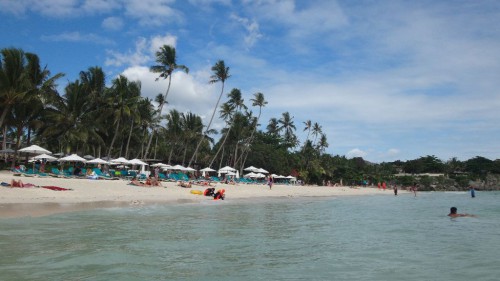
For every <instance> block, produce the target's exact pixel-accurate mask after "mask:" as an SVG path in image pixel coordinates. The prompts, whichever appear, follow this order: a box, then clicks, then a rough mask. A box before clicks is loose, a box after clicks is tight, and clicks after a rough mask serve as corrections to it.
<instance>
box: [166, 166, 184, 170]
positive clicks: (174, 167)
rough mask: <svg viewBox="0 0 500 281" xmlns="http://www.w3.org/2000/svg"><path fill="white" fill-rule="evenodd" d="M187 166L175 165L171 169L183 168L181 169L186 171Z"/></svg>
mask: <svg viewBox="0 0 500 281" xmlns="http://www.w3.org/2000/svg"><path fill="white" fill-rule="evenodd" d="M185 169H186V168H185V167H183V166H181V165H175V166H173V167H171V168H170V170H181V171H184V170H185Z"/></svg>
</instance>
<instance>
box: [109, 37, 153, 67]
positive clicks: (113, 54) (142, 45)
mask: <svg viewBox="0 0 500 281" xmlns="http://www.w3.org/2000/svg"><path fill="white" fill-rule="evenodd" d="M148 50H149V48H148V41H147V39H146V38H142V37H140V38H139V39H137V41H136V42H135V50H133V51H131V50H128V51H127V52H126V53H120V52H117V51H113V50H108V51H107V53H108V57H107V58H106V61H105V62H104V64H105V65H107V66H123V65H132V66H138V65H143V64H145V63H147V62H149V61H150V60H151V56H150V54H149V53H148V52H147V51H148Z"/></svg>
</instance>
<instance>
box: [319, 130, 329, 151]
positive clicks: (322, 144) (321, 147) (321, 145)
mask: <svg viewBox="0 0 500 281" xmlns="http://www.w3.org/2000/svg"><path fill="white" fill-rule="evenodd" d="M327 147H328V141H327V139H326V135H325V134H321V137H320V138H319V143H318V151H319V153H320V154H321V153H323V152H325V149H326V148H327Z"/></svg>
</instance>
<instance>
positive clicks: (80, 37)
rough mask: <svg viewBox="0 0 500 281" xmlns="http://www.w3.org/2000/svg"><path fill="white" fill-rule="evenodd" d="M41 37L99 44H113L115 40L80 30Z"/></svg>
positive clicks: (49, 39) (48, 39)
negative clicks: (83, 32)
mask: <svg viewBox="0 0 500 281" xmlns="http://www.w3.org/2000/svg"><path fill="white" fill-rule="evenodd" d="M41 39H42V40H44V41H55V42H60V41H65V42H84V43H85V42H87V43H95V44H99V45H113V44H114V41H112V40H110V39H108V38H104V37H102V36H99V35H96V34H94V33H88V34H82V33H80V32H78V31H74V32H64V33H61V34H54V35H42V36H41Z"/></svg>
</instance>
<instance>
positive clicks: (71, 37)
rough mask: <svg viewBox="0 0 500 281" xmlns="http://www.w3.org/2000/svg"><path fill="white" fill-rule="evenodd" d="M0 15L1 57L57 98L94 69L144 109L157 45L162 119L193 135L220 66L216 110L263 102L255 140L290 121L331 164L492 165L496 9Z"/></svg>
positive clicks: (207, 111)
mask: <svg viewBox="0 0 500 281" xmlns="http://www.w3.org/2000/svg"><path fill="white" fill-rule="evenodd" d="M0 17H1V20H0V48H8V47H16V48H21V49H23V50H24V51H26V52H32V53H36V54H37V55H39V57H40V60H41V63H42V64H43V65H47V67H48V69H49V70H51V72H52V74H55V73H58V72H62V73H65V76H64V78H62V79H60V80H59V81H58V82H59V83H58V84H59V87H58V88H59V89H60V93H61V94H63V93H64V87H65V85H66V84H67V83H68V82H71V81H74V80H76V79H77V78H78V75H79V72H80V71H85V70H87V69H88V68H89V67H92V66H100V67H102V68H103V70H104V71H105V73H106V75H107V82H108V84H109V83H111V80H112V79H114V78H116V77H117V76H118V75H120V74H123V75H125V76H127V77H128V78H129V79H131V80H140V81H141V83H142V95H143V96H145V97H149V98H154V97H155V96H156V95H157V94H159V93H164V92H165V90H166V85H167V82H166V81H165V80H163V81H162V80H160V81H155V80H156V78H157V76H158V75H157V74H155V73H151V72H149V67H150V66H152V65H155V64H156V63H155V52H156V51H157V50H158V49H159V47H160V46H162V45H164V44H167V45H171V46H173V47H175V48H176V51H177V64H183V65H186V66H187V67H188V68H189V73H188V74H186V73H183V72H175V73H174V75H173V76H172V87H171V91H170V93H169V96H168V105H167V108H166V110H170V109H173V108H175V109H177V110H179V111H181V112H192V113H195V114H198V115H200V116H202V118H203V119H204V123H205V124H207V123H208V120H209V118H210V116H211V113H212V110H213V108H214V106H215V104H216V102H217V98H218V95H219V93H220V89H221V84H220V83H216V84H209V83H208V81H209V80H210V76H211V75H212V72H211V67H212V66H213V65H214V64H215V63H216V62H217V61H218V60H224V62H225V64H226V66H228V67H229V68H230V70H229V72H230V74H231V77H230V78H229V79H228V80H227V81H226V85H225V92H224V96H223V100H222V102H224V101H225V100H226V94H227V93H228V92H229V91H230V90H231V89H233V88H238V89H240V90H241V92H242V93H243V98H244V99H245V102H246V104H247V105H248V106H249V107H250V108H251V109H252V111H253V112H254V114H258V110H259V109H258V108H257V107H251V101H250V99H251V98H252V97H253V94H255V93H257V92H261V93H263V94H264V96H265V99H266V100H267V101H268V104H267V105H266V106H265V107H264V108H262V116H261V119H260V124H261V127H260V129H261V130H265V128H266V126H267V124H268V122H269V119H270V118H273V117H274V118H278V119H279V118H280V117H281V115H282V113H284V112H290V115H291V116H293V121H294V124H295V126H296V128H297V131H296V133H297V135H298V137H299V140H300V141H301V144H303V142H304V141H305V139H306V137H307V132H306V131H304V128H305V125H304V122H306V121H307V120H311V121H312V122H313V123H315V122H317V123H318V124H319V125H321V127H322V131H323V133H325V134H326V136H327V139H328V143H329V147H328V148H327V150H326V152H327V153H330V154H332V155H345V156H346V157H348V158H351V157H363V158H364V159H366V160H368V161H372V162H376V163H380V162H389V161H395V160H403V161H405V160H412V159H417V158H419V157H424V156H427V155H434V156H436V157H438V158H439V159H441V160H443V161H447V160H449V159H451V158H453V157H457V158H458V159H459V160H462V161H465V160H467V159H470V158H473V157H476V156H482V157H486V158H489V159H492V160H494V159H499V158H500V125H499V124H500V87H499V83H500V2H499V1H495V0H491V1H489V0H481V1H465V0H464V1H461V0H454V1H434V0H422V1H412V0H408V1H389V0H387V1H385V0H380V1H374V0H355V1H350V0H338V1H335V0H308V1H306V0H295V1H293V0H283V1H279V0H184V1H181V0H177V1H176V0H100V1H99V0H0ZM166 110H164V112H166ZM214 126H215V128H216V129H221V128H222V127H223V126H224V124H223V122H222V121H221V120H217V121H216V122H215V124H214Z"/></svg>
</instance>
